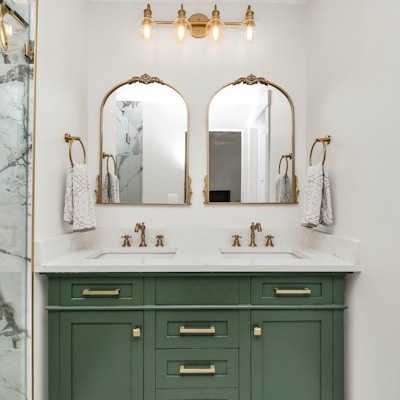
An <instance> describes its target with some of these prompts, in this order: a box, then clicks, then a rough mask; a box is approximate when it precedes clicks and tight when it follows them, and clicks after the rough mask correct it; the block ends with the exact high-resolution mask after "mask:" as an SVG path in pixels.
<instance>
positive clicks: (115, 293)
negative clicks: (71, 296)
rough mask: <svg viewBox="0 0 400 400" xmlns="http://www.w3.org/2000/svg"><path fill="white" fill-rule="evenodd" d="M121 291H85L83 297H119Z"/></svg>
mask: <svg viewBox="0 0 400 400" xmlns="http://www.w3.org/2000/svg"><path fill="white" fill-rule="evenodd" d="M120 291H121V289H113V290H91V289H84V290H83V291H82V294H83V296H119V293H120Z"/></svg>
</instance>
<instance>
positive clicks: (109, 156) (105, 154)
mask: <svg viewBox="0 0 400 400" xmlns="http://www.w3.org/2000/svg"><path fill="white" fill-rule="evenodd" d="M104 158H107V174H109V173H110V170H109V168H108V162H109V161H110V158H111V159H112V160H113V161H114V174H116V173H117V162H116V161H115V157H114V156H113V155H112V154H108V153H104V152H103V159H104Z"/></svg>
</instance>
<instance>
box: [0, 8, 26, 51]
mask: <svg viewBox="0 0 400 400" xmlns="http://www.w3.org/2000/svg"><path fill="white" fill-rule="evenodd" d="M7 14H10V15H11V16H12V17H13V18H14V19H15V20H16V21H17V22H19V23H20V24H21V25H22V26H23V27H24V28H27V27H28V26H29V24H28V22H26V21H25V20H24V18H22V17H21V15H19V14H18V13H17V12H16V11H14V10H13V9H12V8H10V7H9V6H8V5H7V4H6V2H5V1H4V0H0V40H1V45H2V46H3V49H4V51H7V50H8V38H9V37H10V36H12V25H11V24H9V23H7V22H4V17H5V16H6V15H7Z"/></svg>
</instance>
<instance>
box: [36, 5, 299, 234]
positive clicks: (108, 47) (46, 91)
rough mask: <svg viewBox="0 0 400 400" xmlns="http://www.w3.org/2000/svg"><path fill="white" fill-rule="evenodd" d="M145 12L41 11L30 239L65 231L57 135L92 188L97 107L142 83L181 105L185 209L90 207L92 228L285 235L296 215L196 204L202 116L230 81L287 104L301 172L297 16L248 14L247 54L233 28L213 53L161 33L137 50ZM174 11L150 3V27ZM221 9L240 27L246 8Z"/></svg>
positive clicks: (266, 11)
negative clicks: (114, 90) (260, 230)
mask: <svg viewBox="0 0 400 400" xmlns="http://www.w3.org/2000/svg"><path fill="white" fill-rule="evenodd" d="M78 3H79V7H78ZM145 6H146V4H145V3H143V4H142V3H137V2H135V3H131V2H121V3H118V2H117V3H113V4H112V6H110V5H109V4H108V3H104V2H88V3H86V2H85V1H82V0H80V1H79V0H74V1H73V2H68V4H67V3H66V2H65V1H63V0H41V2H40V5H39V38H38V45H39V48H38V71H37V78H38V92H37V130H36V140H37V152H36V155H37V157H36V193H35V196H36V225H35V239H36V240H42V239H47V238H50V237H53V236H57V235H60V234H63V233H65V232H69V229H70V228H69V227H66V226H64V224H63V223H62V211H63V193H64V181H65V171H66V168H67V166H68V156H67V153H68V146H67V145H66V144H65V143H64V142H63V134H64V132H70V133H71V134H76V135H80V136H83V137H84V140H86V141H85V143H87V148H88V164H89V169H90V174H91V178H92V180H93V183H94V182H95V177H96V175H97V173H98V164H99V159H98V157H99V110H100V103H101V100H102V98H103V96H104V94H105V93H106V92H107V91H108V90H109V89H110V88H111V87H112V86H114V85H115V84H117V83H119V82H122V81H124V80H126V79H129V78H130V77H132V76H135V75H136V76H138V75H142V74H144V73H148V74H149V75H152V76H158V77H159V78H161V79H163V80H164V81H165V82H167V83H170V84H172V85H173V86H174V87H175V88H176V89H178V90H179V91H180V92H181V93H182V95H183V96H184V98H185V99H186V101H187V103H188V107H189V110H190V136H189V174H190V176H191V178H192V191H193V197H192V206H190V207H177V206H170V207H169V208H166V207H162V206H160V207H157V206H156V207H154V206H109V205H101V206H96V218H97V224H98V226H99V227H107V226H115V227H129V226H130V225H131V226H132V227H133V226H134V224H135V222H136V221H137V220H141V221H145V222H146V225H147V226H149V227H164V226H167V227H168V226H176V227H180V226H191V227H196V226H199V227H201V226H206V227H213V226H215V227H224V226H227V225H228V224H230V225H233V226H239V227H247V226H248V225H249V224H250V222H251V221H253V220H260V221H261V222H262V223H263V226H265V228H266V229H267V228H269V227H274V226H278V227H288V226H292V224H293V221H298V220H299V219H300V211H301V209H300V207H299V206H297V205H282V206H280V205H278V206H270V207H265V206H232V207H224V208H221V207H219V206H205V205H204V204H203V201H204V198H203V189H204V177H205V175H206V170H207V153H206V143H207V142H206V139H207V125H206V111H207V107H208V102H209V100H210V99H211V97H212V95H213V94H214V92H216V91H217V90H218V89H219V88H220V87H222V86H223V85H225V84H226V83H228V82H230V81H232V80H234V79H236V78H238V77H241V76H247V75H249V74H250V73H253V74H255V75H257V76H263V77H265V78H266V79H269V80H271V81H272V82H275V83H277V84H279V85H281V86H282V87H283V88H285V89H286V90H287V91H288V92H289V93H290V95H291V96H292V98H293V101H294V103H295V107H296V129H297V138H298V139H297V146H296V150H297V152H298V154H299V157H298V159H297V160H298V165H299V166H301V165H302V160H303V157H304V153H305V144H304V138H305V129H304V127H305V97H306V94H305V56H306V55H305V24H304V17H305V12H304V11H305V10H304V7H303V6H279V5H263V4H255V5H254V7H253V8H254V11H255V12H256V16H257V20H258V21H259V27H258V38H257V42H256V43H255V44H254V45H251V46H246V45H244V44H243V43H241V41H240V40H239V39H240V35H239V30H238V29H232V28H231V29H229V30H228V32H227V33H226V36H225V42H224V43H221V45H219V46H213V45H210V44H209V43H208V42H207V41H206V40H196V39H193V40H192V41H191V43H188V44H187V45H184V46H182V45H179V44H177V43H175V42H174V41H173V39H172V38H171V34H170V32H169V28H168V27H159V28H158V35H157V38H156V40H155V41H154V42H152V43H143V42H142V41H141V39H140V38H139V36H138V30H137V24H138V21H139V20H140V18H141V17H142V15H143V9H144V8H145ZM174 6H175V4H173V3H172V4H167V5H165V4H159V3H152V7H153V16H154V18H155V19H160V20H163V19H174V18H175V16H176V11H177V10H175V8H176V7H178V8H179V4H178V5H177V6H176V7H174ZM213 6H214V3H213V2H205V3H202V4H193V3H190V4H188V5H187V7H186V8H187V13H188V15H191V13H195V12H204V13H206V14H207V15H208V14H210V11H211V10H212V8H213ZM220 8H221V15H222V17H223V18H225V19H226V20H240V19H242V18H243V15H244V13H245V10H246V8H247V4H246V5H244V4H222V5H221V6H220ZM53 16H56V17H57V18H56V19H53ZM64 21H65V22H67V21H68V24H64ZM71 21H73V22H71ZM71 24H72V25H71ZM86 30H88V31H89V35H87V33H86ZM86 76H88V81H87V80H86ZM87 89H88V90H87ZM86 134H87V136H86ZM50 149H51V150H50ZM299 170H300V171H301V167H299ZM301 172H302V171H301ZM300 178H301V179H302V177H301V176H300ZM300 182H301V180H300ZM232 217H234V218H232Z"/></svg>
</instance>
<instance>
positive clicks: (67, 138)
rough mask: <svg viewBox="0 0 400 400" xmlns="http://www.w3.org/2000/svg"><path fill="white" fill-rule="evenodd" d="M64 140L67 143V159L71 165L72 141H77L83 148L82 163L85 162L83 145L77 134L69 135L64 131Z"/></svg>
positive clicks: (72, 164) (72, 163)
mask: <svg viewBox="0 0 400 400" xmlns="http://www.w3.org/2000/svg"><path fill="white" fill-rule="evenodd" d="M64 140H65V141H66V142H67V143H69V160H70V162H71V166H72V167H73V166H74V162H73V161H72V144H73V143H74V141H75V140H76V141H78V142H79V143H80V144H81V146H82V150H83V163H84V164H86V150H85V146H84V145H83V143H82V140H81V138H80V137H79V136H71V135H70V134H69V133H66V134H65V135H64Z"/></svg>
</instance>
